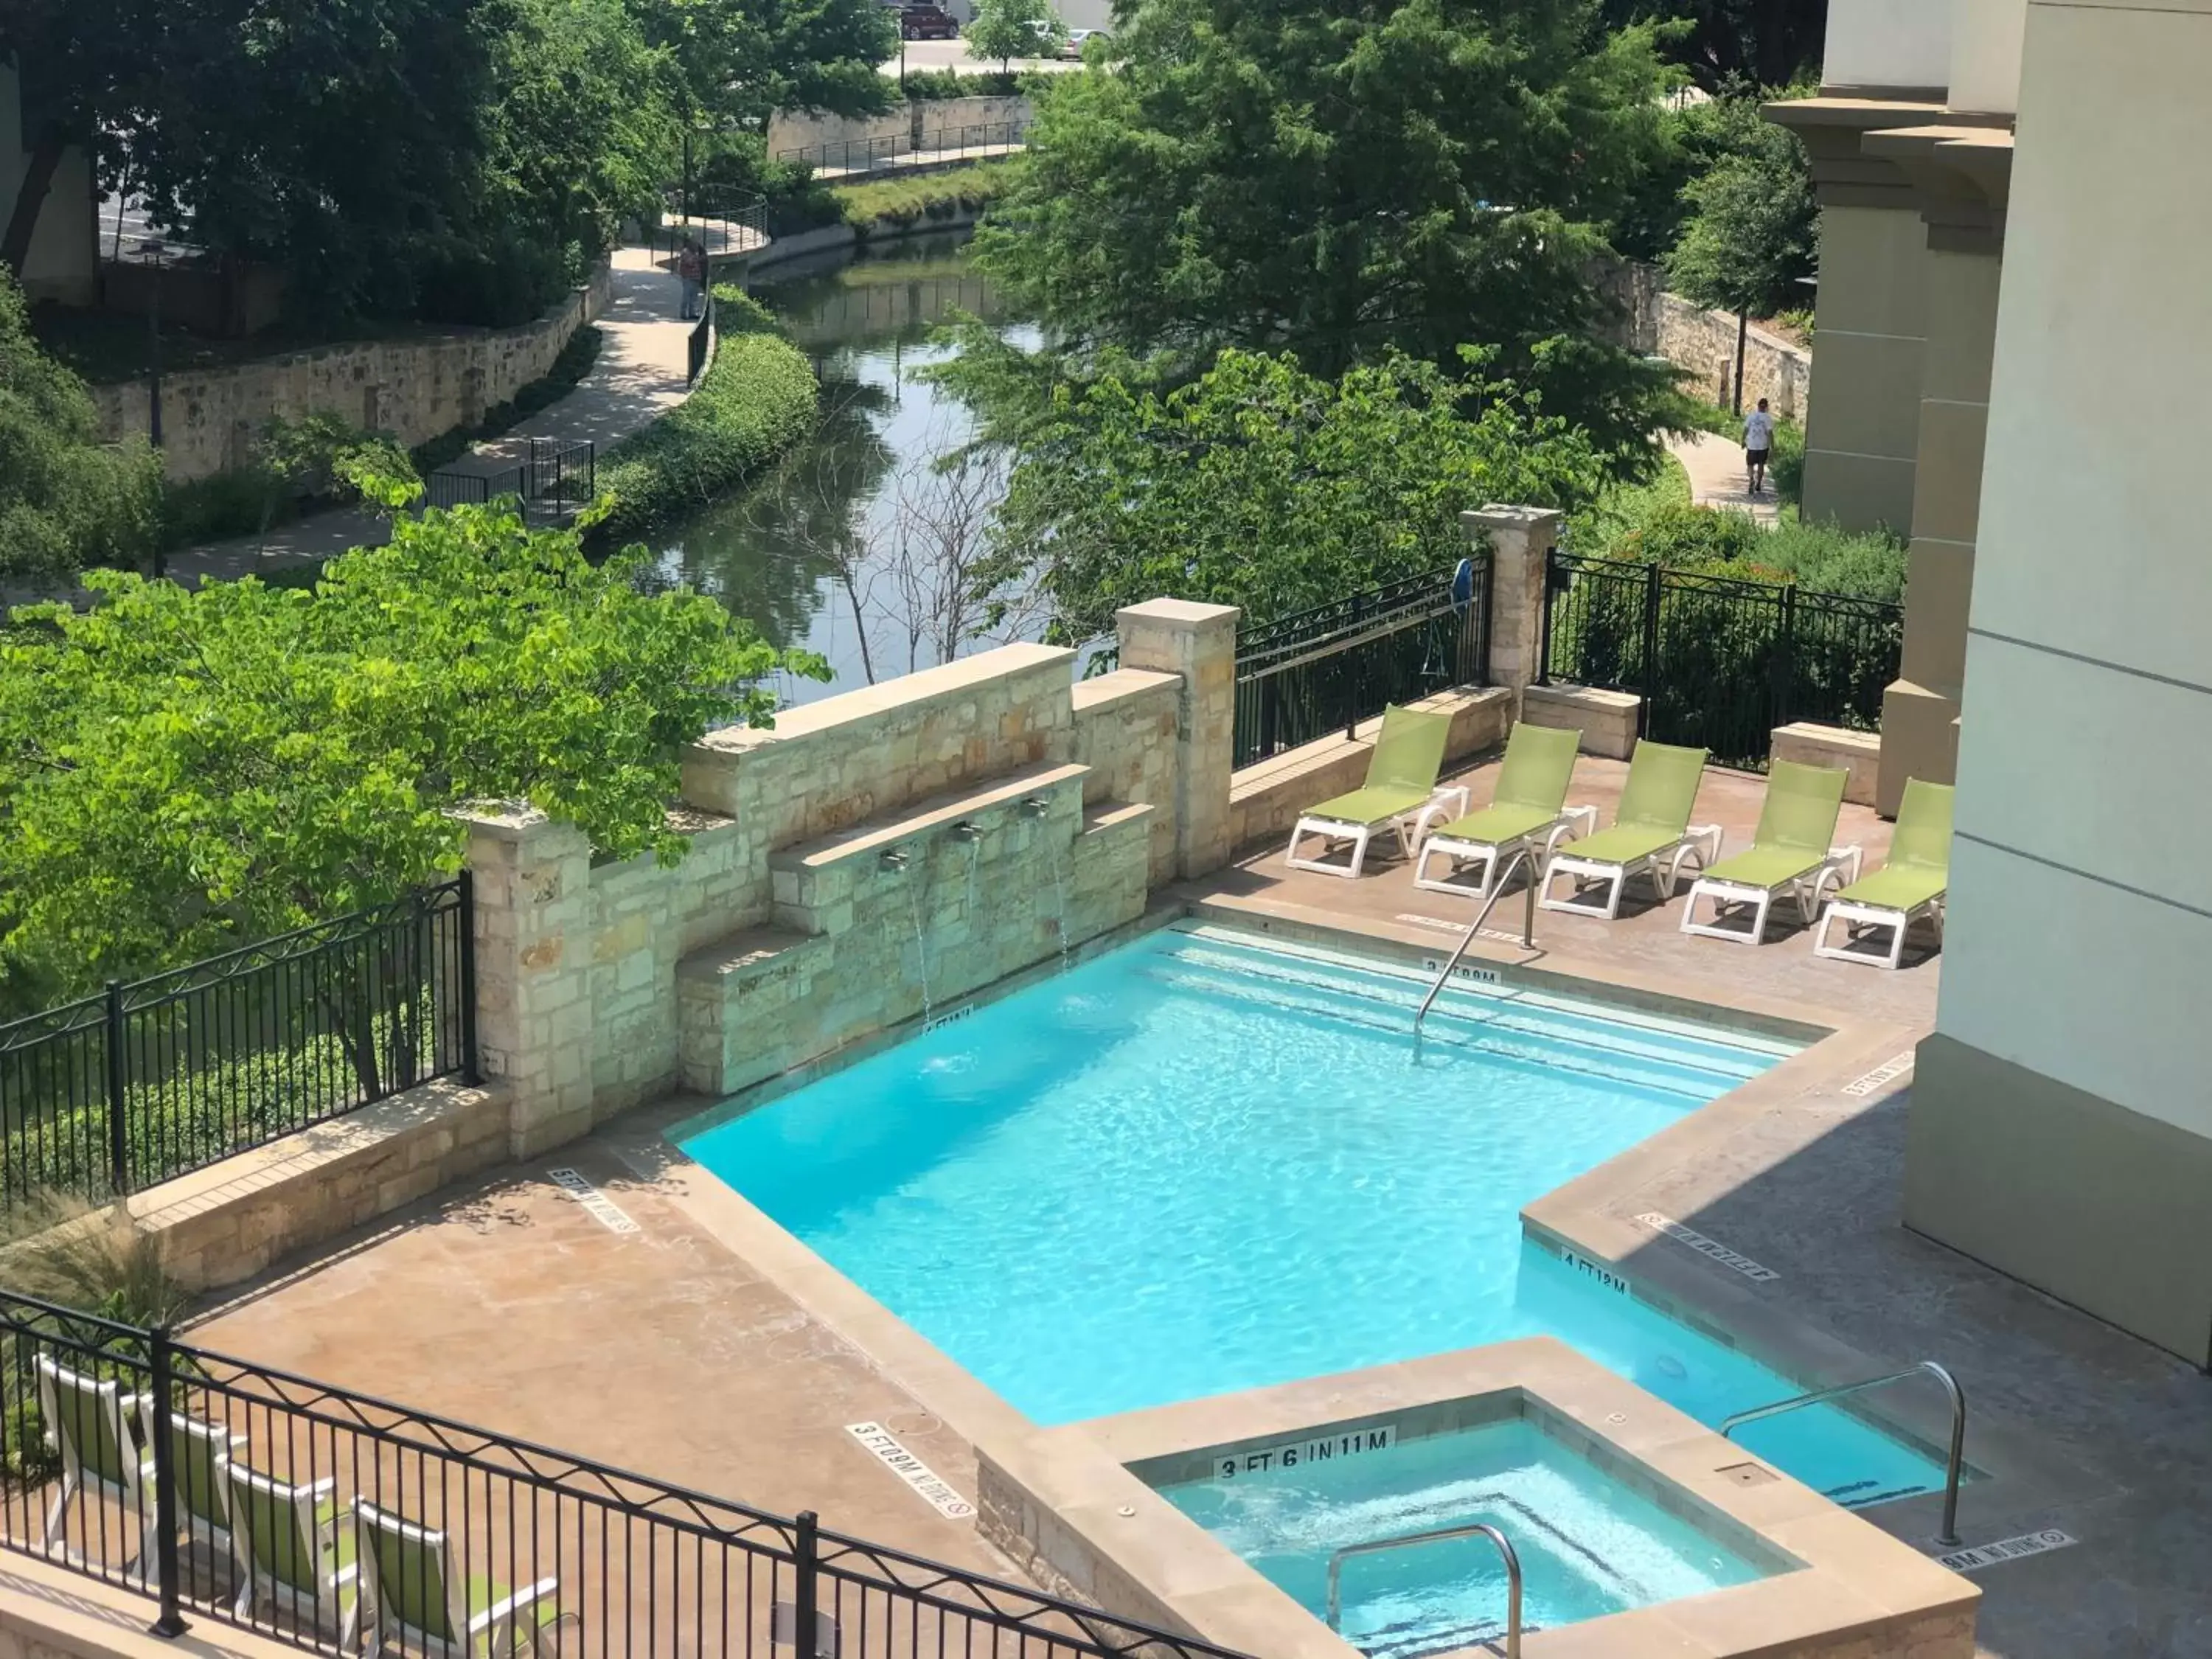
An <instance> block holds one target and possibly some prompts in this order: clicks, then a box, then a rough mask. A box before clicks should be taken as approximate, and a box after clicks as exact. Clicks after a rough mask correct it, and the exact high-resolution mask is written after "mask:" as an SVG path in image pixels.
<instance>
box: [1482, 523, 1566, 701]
mask: <svg viewBox="0 0 2212 1659" xmlns="http://www.w3.org/2000/svg"><path fill="white" fill-rule="evenodd" d="M1495 562H1496V559H1495V557H1494V556H1493V558H1492V563H1495ZM1567 580H1568V578H1567V573H1566V572H1565V571H1564V570H1562V569H1560V568H1559V549H1558V548H1556V547H1547V548H1546V549H1545V550H1544V604H1543V608H1542V609H1541V611H1538V612H1537V616H1536V684H1539V685H1549V684H1551V683H1552V606H1553V603H1554V602H1555V601H1556V600H1557V599H1559V595H1560V594H1561V593H1562V592H1565V590H1566V586H1567Z"/></svg>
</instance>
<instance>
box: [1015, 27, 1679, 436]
mask: <svg viewBox="0 0 2212 1659" xmlns="http://www.w3.org/2000/svg"><path fill="white" fill-rule="evenodd" d="M1115 48H1116V52H1117V58H1116V62H1115V65H1114V66H1113V68H1112V69H1111V70H1108V69H1106V68H1105V67H1103V66H1100V65H1091V66H1088V67H1086V68H1085V69H1084V70H1081V71H1079V72H1076V73H1071V74H1066V75H1060V76H1054V77H1053V84H1052V86H1051V88H1050V89H1049V91H1048V92H1046V93H1044V94H1041V97H1040V106H1039V110H1038V114H1037V118H1036V122H1035V123H1034V124H1033V125H1031V127H1030V131H1029V134H1028V140H1027V142H1028V145H1029V149H1028V151H1027V153H1026V154H1025V155H1024V156H1023V157H1022V158H1021V159H1020V160H1019V161H1018V163H1017V170H1016V174H1015V178H1016V183H1015V185H1014V187H1013V188H1012V190H1011V191H1008V193H1007V194H1006V197H1004V198H1003V199H1002V200H1001V201H1000V203H999V204H998V205H997V207H996V208H995V209H994V212H993V216H992V218H993V225H994V226H995V227H997V228H988V227H987V228H986V230H985V231H984V233H983V234H981V236H980V237H979V238H978V240H977V244H976V246H977V250H978V253H977V258H978V263H979V264H981V266H982V267H983V268H984V270H986V271H987V274H989V275H990V276H993V277H994V278H995V279H997V280H998V281H1000V283H1003V284H1005V285H1006V288H1007V289H1008V290H1009V292H1010V294H1011V295H1012V299H1013V301H1014V302H1015V303H1016V304H1018V305H1019V306H1021V307H1024V308H1025V309H1027V310H1028V311H1029V312H1030V313H1031V314H1033V315H1035V316H1036V317H1037V318H1038V319H1040V320H1041V321H1042V322H1043V323H1045V324H1046V325H1048V327H1049V328H1051V329H1052V330H1054V331H1055V332H1056V334H1057V335H1058V336H1059V337H1060V338H1061V339H1063V340H1065V341H1066V342H1067V343H1068V344H1069V345H1070V346H1071V347H1072V348H1073V349H1076V350H1077V351H1079V352H1080V351H1083V350H1086V349H1097V348H1098V347H1101V346H1103V345H1106V344H1109V343H1119V344H1121V345H1123V346H1126V347H1127V348H1128V349H1131V350H1133V351H1137V352H1139V353H1148V352H1152V351H1154V350H1160V349H1165V350H1169V351H1172V352H1174V353H1176V354H1177V356H1179V357H1180V358H1181V359H1182V362H1183V363H1184V365H1185V372H1194V370H1195V369H1196V368H1200V367H1202V366H1203V365H1204V364H1205V363H1206V362H1210V361H1211V360H1212V355H1213V353H1214V351H1215V350H1217V349H1219V348H1221V347H1223V346H1232V345H1233V346H1238V347H1242V348H1244V349H1265V350H1279V349H1290V350H1292V351H1295V352H1296V353H1297V356H1298V357H1299V359H1300V361H1301V362H1302V363H1303V364H1304V366H1305V367H1306V368H1309V369H1310V370H1311V371H1312V372H1314V373H1315V374H1320V375H1322V376H1325V377H1328V376H1334V375H1335V374H1340V373H1341V372H1342V371H1343V370H1344V369H1345V368H1347V367H1349V366H1350V365H1352V364H1354V363H1357V362H1367V361H1374V360H1376V359H1379V358H1380V357H1381V356H1383V355H1384V354H1385V353H1387V352H1388V351H1389V350H1392V349H1397V350H1401V351H1403V352H1405V353H1407V355H1409V356H1415V357H1419V358H1423V359H1425V360H1427V361H1430V362H1438V363H1443V364H1446V365H1451V364H1453V363H1455V361H1456V359H1455V352H1456V351H1457V349H1458V347H1459V346H1460V345H1461V344H1462V343H1465V342H1468V341H1474V342H1477V343H1484V344H1487V345H1492V346H1494V347H1496V348H1498V352H1499V355H1498V357H1497V359H1496V369H1497V372H1498V373H1500V374H1504V375H1505V376H1507V377H1508V378H1510V379H1512V380H1516V382H1518V383H1521V384H1522V385H1523V386H1526V387H1527V388H1528V389H1530V390H1532V391H1535V392H1541V397H1542V400H1543V407H1544V409H1545V410H1546V411H1547V413H1551V414H1556V415H1563V416H1567V417H1568V418H1569V419H1571V420H1572V421H1574V422H1577V423H1578V424H1581V425H1583V426H1585V427H1587V428H1589V430H1590V431H1591V432H1592V433H1593V434H1594V435H1595V440H1596V441H1597V443H1598V446H1599V447H1600V448H1601V450H1602V451H1603V452H1605V453H1607V454H1608V455H1609V456H1612V457H1615V458H1618V459H1621V460H1622V461H1623V462H1624V463H1625V464H1626V465H1638V464H1644V463H1646V462H1648V458H1649V448H1648V438H1647V435H1648V434H1649V433H1650V430H1651V429H1652V428H1653V426H1654V425H1655V424H1656V422H1655V419H1654V416H1655V412H1656V407H1657V404H1658V403H1659V400H1660V399H1661V398H1662V397H1663V396H1664V395H1665V393H1666V392H1667V390H1668V388H1669V387H1670V386H1671V383H1672V378H1673V377H1672V373H1671V371H1670V370H1668V369H1666V368H1663V367H1655V366H1653V365H1650V364H1647V363H1645V362H1644V361H1643V360H1642V359H1640V358H1638V357H1637V356H1634V355H1633V354H1632V353H1629V352H1627V351H1626V350H1622V349H1617V348H1615V347H1613V346H1610V345H1607V344H1604V343H1601V342H1600V340H1599V339H1598V337H1596V327H1597V325H1599V324H1600V323H1601V322H1602V321H1603V320H1605V318H1606V312H1607V302H1606V301H1605V300H1604V298H1603V296H1602V295H1601V294H1600V293H1599V292H1598V290H1597V289H1596V288H1595V284H1594V283H1593V281H1592V276H1591V269H1590V267H1591V263H1592V258H1593V256H1594V255H1596V254H1597V253H1599V252H1601V251H1602V250H1603V248H1604V246H1605V241H1606V238H1605V231H1604V227H1606V226H1607V224H1609V223H1610V222H1612V221H1613V218H1614V217H1615V216H1618V215H1619V214H1620V212H1621V211H1623V210H1625V209H1626V206H1627V205H1628V204H1630V202H1631V201H1632V199H1633V197H1634V193H1635V189H1636V186H1637V184H1638V180H1639V179H1641V178H1642V177H1643V176H1644V173H1646V172H1647V171H1648V169H1650V167H1652V166H1654V165H1655V164H1656V162H1657V161H1659V160H1660V159H1661V158H1662V155H1663V153H1664V147H1665V140H1664V122H1665V117H1664V112H1663V109H1662V103H1661V100H1660V96H1659V94H1660V85H1661V72H1660V70H1659V67H1658V64H1657V61H1656V57H1655V54H1654V51H1653V45H1652V39H1651V36H1650V33H1649V32H1648V31H1646V30H1640V29H1632V30H1626V31H1622V32H1620V33H1613V34H1609V35H1608V34H1607V33H1603V32H1602V31H1601V30H1600V29H1598V28H1597V27H1595V8H1594V5H1593V3H1592V0H1357V3H1353V4H1351V5H1348V6H1323V5H1321V4H1319V3H1316V0H1298V3H1295V4H1293V5H1291V6H1288V7H1273V8H1267V7H1252V6H1249V5H1245V4H1243V3H1240V0H1152V3H1148V4H1146V5H1143V6H1140V7H1139V8H1136V9H1134V10H1133V12H1132V13H1131V14H1130V15H1128V17H1127V19H1126V20H1125V21H1124V22H1123V23H1122V25H1121V27H1119V28H1118V29H1117V32H1116V34H1115Z"/></svg>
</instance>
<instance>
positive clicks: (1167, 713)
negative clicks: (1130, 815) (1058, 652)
mask: <svg viewBox="0 0 2212 1659" xmlns="http://www.w3.org/2000/svg"><path fill="white" fill-rule="evenodd" d="M1181 692H1182V678H1181V677H1179V676H1177V675H1175V674H1164V673H1159V672H1156V671H1149V670H1145V669H1137V668H1124V669H1121V670H1119V671H1116V672H1114V673H1111V674H1102V675H1100V676H1098V678H1096V679H1089V680H1084V681H1082V682H1080V683H1079V684H1078V685H1077V686H1076V688H1075V695H1074V706H1075V746H1074V750H1073V753H1074V757H1075V758H1076V759H1077V760H1079V761H1080V762H1081V763H1083V764H1085V766H1088V767H1089V768H1090V769H1091V774H1090V775H1089V776H1088V777H1087V778H1086V779H1085V781H1084V785H1083V799H1084V803H1085V805H1099V804H1100V803H1102V802H1104V801H1109V800H1124V801H1153V802H1160V801H1172V800H1173V799H1175V771H1176V756H1175V738H1176V720H1177V715H1176V700H1177V698H1178V697H1179V696H1180V695H1181ZM1151 838H1152V848H1151V854H1152V856H1151V880H1152V885H1153V886H1155V887H1158V886H1161V885H1163V884H1166V883H1168V882H1170V881H1172V880H1174V879H1175V875H1176V826H1175V817H1174V815H1173V814H1172V813H1171V812H1158V813H1155V814H1154V815H1153V817H1152V829H1151Z"/></svg>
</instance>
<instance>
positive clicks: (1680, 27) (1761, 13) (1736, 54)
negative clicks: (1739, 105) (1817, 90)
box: [1604, 0, 1828, 92]
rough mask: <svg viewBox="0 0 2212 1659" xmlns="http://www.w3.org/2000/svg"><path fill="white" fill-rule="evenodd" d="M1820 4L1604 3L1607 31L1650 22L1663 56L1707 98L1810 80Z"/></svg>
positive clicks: (1780, 0) (1822, 27) (1821, 19)
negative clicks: (1657, 29)
mask: <svg viewBox="0 0 2212 1659" xmlns="http://www.w3.org/2000/svg"><path fill="white" fill-rule="evenodd" d="M1827 11H1828V8H1827V5H1826V0H1605V11H1604V18H1605V21H1606V23H1607V26H1608V27H1614V28H1620V27H1626V26H1627V25H1629V24H1633V23H1644V22H1658V23H1662V24H1664V25H1667V26H1668V27H1664V28H1662V32H1661V37H1660V38H1661V39H1662V41H1663V42H1664V43H1665V49H1666V52H1667V56H1668V58H1670V59H1671V60H1673V61H1674V62H1675V63H1678V64H1683V65H1684V66H1685V67H1686V68H1687V69H1688V70H1689V72H1690V74H1691V75H1692V77H1694V78H1695V80H1696V81H1697V82H1698V84H1699V86H1701V87H1703V88H1705V90H1706V91H1708V92H1720V91H1723V90H1725V89H1727V88H1730V87H1734V86H1737V85H1739V84H1741V83H1743V82H1751V83H1753V84H1754V85H1757V86H1761V87H1769V88H1781V87H1784V86H1786V85H1788V84H1789V83H1790V82H1792V81H1795V80H1796V79H1798V78H1799V77H1801V76H1806V75H1808V74H1816V73H1817V72H1818V70H1819V69H1820V49H1821V46H1822V45H1823V44H1824V41H1825V36H1826V27H1827Z"/></svg>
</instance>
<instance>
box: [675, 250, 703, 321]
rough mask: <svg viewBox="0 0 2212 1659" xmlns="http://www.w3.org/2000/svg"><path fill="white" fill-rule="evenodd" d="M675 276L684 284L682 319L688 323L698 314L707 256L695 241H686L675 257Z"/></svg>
mask: <svg viewBox="0 0 2212 1659" xmlns="http://www.w3.org/2000/svg"><path fill="white" fill-rule="evenodd" d="M676 274H677V276H678V277H679V278H680V279H682V281H683V283H684V311H683V318H684V321H685V322H687V323H688V322H690V320H691V319H693V318H695V317H696V316H697V315H698V314H699V311H700V304H699V302H700V299H701V296H702V295H703V294H704V293H705V291H706V283H707V254H706V251H705V250H704V249H703V248H702V247H701V246H699V244H698V243H696V242H695V241H686V242H685V243H684V249H683V252H680V253H678V255H677V256H676Z"/></svg>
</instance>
